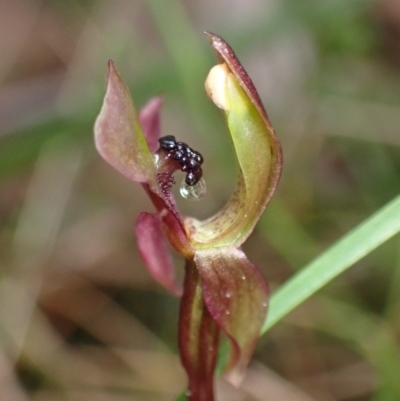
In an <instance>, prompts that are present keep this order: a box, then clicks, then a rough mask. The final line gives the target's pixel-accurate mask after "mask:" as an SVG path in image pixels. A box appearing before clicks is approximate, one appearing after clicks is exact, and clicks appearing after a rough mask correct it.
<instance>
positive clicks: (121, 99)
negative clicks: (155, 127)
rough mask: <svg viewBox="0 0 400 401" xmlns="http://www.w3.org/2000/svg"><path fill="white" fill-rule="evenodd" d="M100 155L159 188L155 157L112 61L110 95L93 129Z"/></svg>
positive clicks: (130, 176)
mask: <svg viewBox="0 0 400 401" xmlns="http://www.w3.org/2000/svg"><path fill="white" fill-rule="evenodd" d="M94 132H95V144H96V148H97V150H98V152H99V153H100V155H101V156H102V157H103V158H104V159H105V160H106V161H107V162H108V163H110V164H111V165H112V166H113V167H114V168H115V169H116V170H118V171H119V172H120V173H122V174H123V175H125V176H126V177H128V178H129V179H131V180H133V181H137V182H147V183H150V184H151V185H152V186H153V187H155V188H156V185H157V182H156V181H157V179H156V168H155V165H154V158H153V154H152V153H151V152H150V149H149V147H148V145H147V142H146V139H145V137H144V135H143V132H142V128H141V127H140V124H139V119H138V116H137V114H136V111H135V106H134V105H133V102H132V99H131V96H130V93H129V90H128V88H127V86H126V84H125V83H124V81H123V80H122V78H121V76H120V75H119V73H118V71H117V69H116V68H115V65H114V63H113V62H112V61H110V62H109V64H108V75H107V92H106V95H105V97H104V102H103V106H102V109H101V111H100V114H99V116H98V117H97V120H96V124H95V127H94Z"/></svg>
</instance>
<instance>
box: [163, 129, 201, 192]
mask: <svg viewBox="0 0 400 401" xmlns="http://www.w3.org/2000/svg"><path fill="white" fill-rule="evenodd" d="M158 141H159V142H160V147H161V148H162V149H164V150H166V151H167V152H168V157H170V158H171V159H173V160H176V161H177V162H178V163H179V164H180V166H181V167H180V169H181V170H182V171H184V172H185V173H186V178H185V182H186V184H187V185H189V186H193V185H196V184H197V183H198V182H199V180H200V178H201V177H202V175H203V170H202V169H201V165H202V164H203V156H202V155H201V154H200V153H199V152H196V151H195V150H193V149H191V148H190V147H189V146H188V145H187V144H186V143H183V142H177V141H176V139H175V137H174V136H172V135H167V136H163V137H162V138H160V139H159V140H158Z"/></svg>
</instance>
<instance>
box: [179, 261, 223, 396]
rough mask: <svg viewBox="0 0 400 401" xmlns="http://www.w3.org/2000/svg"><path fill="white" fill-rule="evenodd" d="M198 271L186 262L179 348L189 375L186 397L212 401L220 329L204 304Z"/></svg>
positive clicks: (191, 262) (192, 264) (193, 265)
mask: <svg viewBox="0 0 400 401" xmlns="http://www.w3.org/2000/svg"><path fill="white" fill-rule="evenodd" d="M201 287H202V286H201V279H200V276H199V272H198V270H197V268H196V265H195V264H194V262H193V260H187V261H186V275H185V283H184V292H183V296H182V301H181V310H180V314H179V338H178V342H179V350H180V355H181V360H182V365H183V366H184V368H185V370H186V373H187V375H188V382H189V386H188V387H189V388H188V392H187V395H188V400H190V401H213V400H214V395H213V394H214V392H213V381H214V370H215V365H216V362H217V356H218V343H219V328H218V326H217V324H216V323H215V322H214V320H213V318H212V317H211V315H210V313H209V311H208V309H207V308H206V306H205V304H204V299H203V293H202V288H201Z"/></svg>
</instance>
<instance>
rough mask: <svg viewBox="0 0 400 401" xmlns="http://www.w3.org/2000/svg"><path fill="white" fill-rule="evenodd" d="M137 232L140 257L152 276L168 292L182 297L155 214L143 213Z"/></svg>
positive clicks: (136, 227)
mask: <svg viewBox="0 0 400 401" xmlns="http://www.w3.org/2000/svg"><path fill="white" fill-rule="evenodd" d="M135 232H136V237H137V244H138V248H139V252H140V255H141V256H142V258H143V260H144V262H145V263H146V265H147V267H148V269H149V271H150V273H151V274H152V276H153V277H154V278H155V279H156V280H157V281H158V282H159V283H160V284H161V285H162V286H164V287H165V288H166V289H167V290H168V291H170V292H172V293H173V294H175V295H181V293H182V289H181V288H180V286H179V285H178V284H177V282H176V281H175V272H174V266H173V263H172V259H171V255H170V253H169V251H168V248H167V244H166V241H165V238H164V234H163V232H162V224H161V222H160V220H159V219H158V218H157V216H155V215H154V214H150V213H141V214H139V216H138V218H137V220H136V225H135Z"/></svg>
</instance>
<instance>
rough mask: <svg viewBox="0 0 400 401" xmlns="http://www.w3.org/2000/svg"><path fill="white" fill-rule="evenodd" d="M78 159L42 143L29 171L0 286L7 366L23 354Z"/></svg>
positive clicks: (55, 144) (54, 143)
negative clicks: (25, 192)
mask: <svg viewBox="0 0 400 401" xmlns="http://www.w3.org/2000/svg"><path fill="white" fill-rule="evenodd" d="M61 142H62V143H61ZM81 159H82V154H81V152H80V151H79V148H78V147H76V146H74V144H73V143H70V142H69V141H66V140H65V139H63V140H60V139H55V140H50V141H48V142H47V143H45V145H44V146H43V147H42V150H41V152H40V154H39V157H38V159H37V162H36V165H35V167H34V171H33V175H32V178H31V180H30V184H29V187H28V192H27V194H26V197H25V201H24V204H23V207H22V210H21V212H20V214H19V218H18V222H17V227H16V230H15V234H14V238H13V242H12V248H11V262H10V268H9V269H8V271H9V273H6V271H7V270H3V273H2V277H1V281H0V299H1V301H0V322H1V328H2V331H3V332H4V333H6V336H4V339H7V340H6V343H7V342H10V344H8V346H6V348H7V349H8V350H9V352H10V355H9V358H10V361H11V364H12V365H14V364H15V362H16V361H17V360H18V358H19V357H20V354H21V351H22V349H23V346H24V341H25V336H26V332H27V329H28V327H29V325H30V321H31V317H32V315H33V313H34V310H35V308H36V301H37V296H38V294H39V291H40V288H41V284H42V279H43V269H45V266H46V262H47V261H48V258H49V257H50V255H51V253H52V250H53V247H54V245H55V243H56V240H57V235H58V232H59V230H60V226H61V222H62V219H63V216H64V212H65V210H66V207H67V204H68V201H69V199H70V195H71V193H72V188H73V184H74V182H75V179H76V177H77V174H78V172H79V169H80V165H81ZM3 346H4V344H3Z"/></svg>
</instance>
